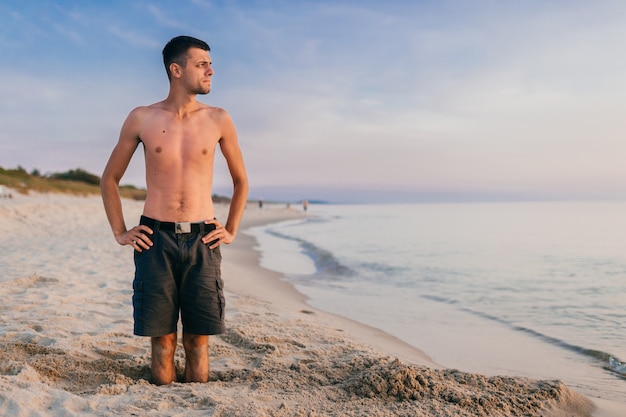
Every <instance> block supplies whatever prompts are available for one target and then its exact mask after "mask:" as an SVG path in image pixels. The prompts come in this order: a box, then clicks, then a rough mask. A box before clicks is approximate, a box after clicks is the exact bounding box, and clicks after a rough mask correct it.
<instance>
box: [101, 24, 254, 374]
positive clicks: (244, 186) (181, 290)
mask: <svg viewBox="0 0 626 417" xmlns="http://www.w3.org/2000/svg"><path fill="white" fill-rule="evenodd" d="M209 50H210V49H209V46H208V45H207V44H206V43H205V42H203V41H201V40H198V39H195V38H191V37H188V36H179V37H176V38H173V39H172V40H171V41H170V42H168V44H167V45H166V46H165V48H164V49H163V62H164V64H165V69H166V72H167V75H168V78H169V81H170V90H169V94H168V96H167V98H166V99H165V100H163V101H161V102H158V103H155V104H152V105H150V106H145V107H138V108H136V109H134V110H133V111H132V112H131V113H130V114H129V115H128V117H127V119H126V121H125V122H124V124H123V126H122V129H121V132H120V137H119V141H118V143H117V145H116V146H115V148H114V149H113V152H112V154H111V156H110V158H109V161H108V163H107V165H106V168H105V170H104V173H103V174H102V180H101V185H100V188H101V192H102V199H103V202H104V208H105V210H106V214H107V218H108V220H109V223H110V225H111V229H112V230H113V234H114V236H115V239H116V240H117V242H118V243H119V244H120V245H130V246H132V248H133V249H134V258H135V278H134V281H133V291H134V294H133V309H134V315H133V316H134V320H135V328H134V333H135V334H136V335H140V336H150V337H151V345H152V382H153V383H155V384H158V385H163V384H169V383H171V382H173V381H175V380H176V370H175V366H174V354H175V352H176V343H177V340H176V339H177V325H178V317H179V311H180V314H181V318H182V324H183V347H184V349H185V370H184V380H185V381H186V382H206V381H208V379H209V351H208V350H209V347H208V344H209V335H211V334H219V333H223V332H224V331H225V330H224V295H223V291H222V287H223V281H222V279H221V275H220V261H221V254H220V248H219V246H220V245H221V244H223V243H225V244H229V243H231V242H232V241H233V240H234V239H235V235H236V234H237V229H238V227H239V223H240V220H241V217H242V215H243V211H244V208H245V205H246V200H247V196H248V179H247V174H246V169H245V166H244V162H243V157H242V155H241V150H240V148H239V144H238V141H237V133H236V130H235V126H234V124H233V122H232V120H231V118H230V116H229V115H228V113H227V112H226V111H225V110H223V109H220V108H217V107H210V106H207V105H205V104H202V103H200V102H198V101H197V100H196V95H197V94H208V93H209V91H210V90H211V77H212V75H213V68H212V67H211V57H210V56H209ZM140 143H142V144H143V147H144V152H145V161H146V184H147V190H148V193H147V196H146V201H145V205H144V210H143V216H142V217H141V220H140V224H139V225H137V226H134V227H132V228H131V229H127V228H126V223H125V221H124V216H123V213H122V202H121V198H120V194H119V188H118V186H119V182H120V180H121V178H122V176H123V175H124V172H125V171H126V168H127V167H128V164H129V162H130V160H131V157H132V155H133V154H134V153H135V150H136V149H137V147H138V146H139V144H140ZM218 144H219V145H220V149H221V151H222V154H223V155H224V157H225V159H226V162H227V164H228V169H229V171H230V175H231V177H232V180H233V195H232V201H231V204H230V210H229V213H228V218H227V220H226V224H225V225H222V224H221V223H220V222H219V221H217V220H216V219H215V215H214V207H213V201H212V200H211V195H212V192H211V186H212V182H213V163H214V155H215V149H216V147H217V145H218Z"/></svg>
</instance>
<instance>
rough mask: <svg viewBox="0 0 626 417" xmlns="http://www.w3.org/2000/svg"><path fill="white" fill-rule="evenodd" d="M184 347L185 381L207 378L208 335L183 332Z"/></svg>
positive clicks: (204, 379)
mask: <svg viewBox="0 0 626 417" xmlns="http://www.w3.org/2000/svg"><path fill="white" fill-rule="evenodd" d="M183 346H184V347H185V358H186V360H185V382H207V381H208V380H209V336H205V335H197V334H189V333H184V334H183Z"/></svg>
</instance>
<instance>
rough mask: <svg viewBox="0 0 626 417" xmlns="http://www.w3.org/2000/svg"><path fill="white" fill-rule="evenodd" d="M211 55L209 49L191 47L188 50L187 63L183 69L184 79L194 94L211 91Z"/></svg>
mask: <svg viewBox="0 0 626 417" xmlns="http://www.w3.org/2000/svg"><path fill="white" fill-rule="evenodd" d="M212 76H213V67H211V56H210V55H209V51H205V50H203V49H200V48H190V49H189V50H188V51H187V63H186V65H185V68H184V69H183V81H184V82H185V85H186V86H187V88H188V89H189V92H190V93H193V94H208V93H209V92H210V91H211V77H212Z"/></svg>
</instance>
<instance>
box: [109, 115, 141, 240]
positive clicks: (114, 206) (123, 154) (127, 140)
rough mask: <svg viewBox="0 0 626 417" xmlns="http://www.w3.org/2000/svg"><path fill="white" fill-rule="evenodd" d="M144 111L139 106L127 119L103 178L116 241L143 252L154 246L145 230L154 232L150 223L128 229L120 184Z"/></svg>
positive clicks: (132, 151) (135, 141)
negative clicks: (144, 232)
mask: <svg viewBox="0 0 626 417" xmlns="http://www.w3.org/2000/svg"><path fill="white" fill-rule="evenodd" d="M140 112H141V110H140V109H135V110H133V111H132V112H131V113H130V114H129V115H128V117H127V118H126V121H125V122H124V125H123V126H122V130H121V132H120V138H119V141H118V143H117V145H116V146H115V148H114V149H113V152H112V153H111V156H110V157H109V161H108V162H107V165H106V167H105V169H104V172H103V173H102V179H101V180H100V193H101V194H102V202H103V203H104V210H105V212H106V215H107V219H108V220H109V224H110V225H111V229H112V230H113V235H114V236H115V240H117V243H119V244H120V245H132V246H133V247H134V248H135V249H136V250H138V251H139V252H141V250H142V249H149V247H150V246H152V242H151V241H150V239H148V237H147V236H145V235H144V234H143V233H141V231H142V230H143V231H146V232H148V233H149V234H152V231H151V230H150V229H149V228H148V227H146V226H136V227H134V228H132V229H131V230H127V229H126V223H125V221H124V213H123V211H122V199H121V197H120V193H119V183H120V180H121V179H122V176H123V175H124V173H125V172H126V169H127V168H128V164H129V163H130V160H131V158H132V156H133V154H134V153H135V150H136V149H137V146H138V145H139V142H140V140H139V125H140V119H141V118H140Z"/></svg>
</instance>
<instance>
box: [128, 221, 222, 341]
mask: <svg viewBox="0 0 626 417" xmlns="http://www.w3.org/2000/svg"><path fill="white" fill-rule="evenodd" d="M140 224H145V225H147V226H148V227H150V228H151V229H152V230H153V231H154V234H152V235H150V239H151V240H152V242H153V243H154V244H153V246H152V247H151V248H150V249H149V250H144V251H143V252H137V251H135V254H134V259H135V279H134V280H133V310H134V311H133V317H134V320H135V328H134V333H135V334H136V335H138V336H152V337H158V336H164V335H166V334H170V333H175V332H176V331H177V326H178V318H179V314H180V318H181V321H182V324H183V332H184V333H190V334H198V335H213V334H221V333H224V332H225V331H226V328H225V325H224V309H225V306H226V302H225V299H224V291H223V288H224V282H223V281H222V277H221V261H222V255H221V253H220V247H219V246H218V247H216V248H215V249H209V246H210V245H211V244H207V245H205V244H204V243H202V237H203V236H204V235H206V234H207V233H209V232H210V231H211V230H214V229H215V225H213V224H204V223H191V224H190V223H171V222H159V221H157V220H154V219H150V218H149V217H146V216H141V221H140ZM211 243H212V242H211Z"/></svg>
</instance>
